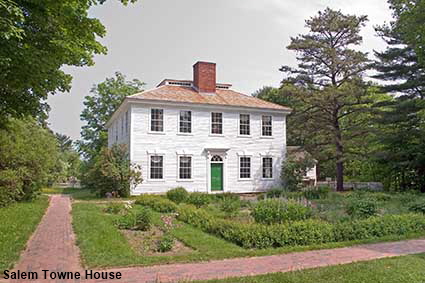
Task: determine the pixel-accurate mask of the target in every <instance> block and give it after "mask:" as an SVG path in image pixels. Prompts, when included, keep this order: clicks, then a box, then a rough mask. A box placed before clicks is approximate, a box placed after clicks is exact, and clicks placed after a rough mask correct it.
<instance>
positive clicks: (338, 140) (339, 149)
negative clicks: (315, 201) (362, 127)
mask: <svg viewBox="0 0 425 283" xmlns="http://www.w3.org/2000/svg"><path fill="white" fill-rule="evenodd" d="M334 127H335V148H336V152H335V153H336V190H337V191H343V190H344V147H343V145H342V135H341V129H340V127H339V121H338V119H335V124H334Z"/></svg>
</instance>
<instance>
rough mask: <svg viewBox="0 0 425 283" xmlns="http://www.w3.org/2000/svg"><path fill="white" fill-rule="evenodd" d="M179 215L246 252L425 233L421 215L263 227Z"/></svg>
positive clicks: (191, 212) (182, 210)
mask: <svg viewBox="0 0 425 283" xmlns="http://www.w3.org/2000/svg"><path fill="white" fill-rule="evenodd" d="M178 213H179V215H178V218H179V220H181V221H184V222H186V223H188V224H191V225H193V226H195V227H197V228H200V229H201V230H203V231H205V232H208V233H211V234H215V235H217V236H220V237H222V238H224V239H226V240H228V241H230V242H233V243H235V244H237V245H240V246H242V247H244V248H260V249H261V248H270V247H283V246H296V245H311V244H321V243H329V242H341V241H351V240H364V239H372V238H379V237H383V236H388V235H405V234H408V233H414V232H421V231H425V217H424V216H423V215H419V214H403V215H384V216H375V217H370V218H368V219H363V220H355V221H348V222H341V223H338V224H331V223H328V222H325V221H321V220H314V219H309V220H304V221H297V222H292V223H287V224H274V225H263V224H255V223H250V224H246V223H237V222H233V221H231V220H226V219H217V218H214V217H212V216H211V215H210V214H209V213H208V212H207V211H205V210H203V209H197V208H195V207H194V206H188V205H186V206H181V207H179V209H178Z"/></svg>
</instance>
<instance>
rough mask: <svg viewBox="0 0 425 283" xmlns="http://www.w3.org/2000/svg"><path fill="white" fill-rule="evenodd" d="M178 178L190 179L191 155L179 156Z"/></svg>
mask: <svg viewBox="0 0 425 283" xmlns="http://www.w3.org/2000/svg"><path fill="white" fill-rule="evenodd" d="M179 179H192V157H191V156H179Z"/></svg>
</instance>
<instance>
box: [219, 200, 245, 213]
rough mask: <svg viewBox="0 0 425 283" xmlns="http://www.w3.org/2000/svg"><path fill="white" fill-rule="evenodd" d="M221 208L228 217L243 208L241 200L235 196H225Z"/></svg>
mask: <svg viewBox="0 0 425 283" xmlns="http://www.w3.org/2000/svg"><path fill="white" fill-rule="evenodd" d="M219 206H220V210H221V211H223V212H224V213H226V215H227V216H228V217H232V216H235V215H236V214H237V213H238V211H239V209H240V208H241V201H240V200H239V199H234V198H224V199H223V200H222V201H221V202H220V204H219Z"/></svg>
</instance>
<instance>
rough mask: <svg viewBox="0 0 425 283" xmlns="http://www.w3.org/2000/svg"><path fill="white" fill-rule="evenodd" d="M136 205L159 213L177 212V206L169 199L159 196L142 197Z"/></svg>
mask: <svg viewBox="0 0 425 283" xmlns="http://www.w3.org/2000/svg"><path fill="white" fill-rule="evenodd" d="M136 204H140V205H143V206H147V207H150V208H152V209H153V210H156V211H158V212H166V213H167V212H176V211H177V205H176V204H175V203H174V202H172V201H171V200H169V199H166V198H164V197H162V196H158V195H141V196H139V197H138V198H137V200H136Z"/></svg>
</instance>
